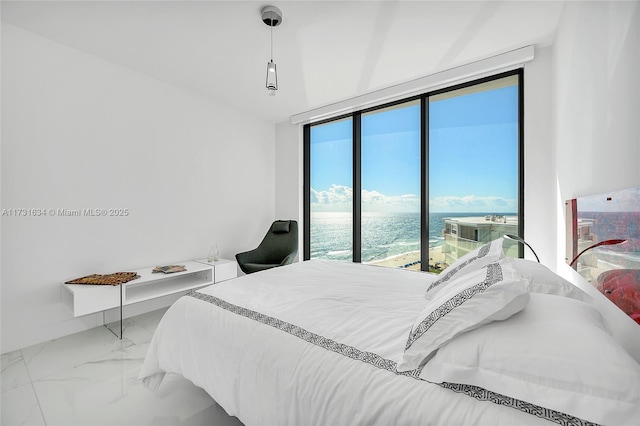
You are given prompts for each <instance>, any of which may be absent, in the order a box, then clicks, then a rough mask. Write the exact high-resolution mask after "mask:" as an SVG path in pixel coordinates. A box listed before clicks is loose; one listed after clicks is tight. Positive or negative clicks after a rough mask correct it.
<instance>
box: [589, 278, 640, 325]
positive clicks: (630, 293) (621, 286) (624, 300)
mask: <svg viewBox="0 0 640 426" xmlns="http://www.w3.org/2000/svg"><path fill="white" fill-rule="evenodd" d="M596 288H597V289H598V290H600V291H601V292H602V293H603V294H604V295H605V296H606V297H607V298H608V299H609V300H611V301H612V302H613V303H615V304H616V306H618V307H619V308H620V309H622V310H623V311H624V312H625V313H626V314H627V315H629V316H630V317H631V318H632V319H633V320H634V321H635V322H637V323H638V324H640V269H614V270H611V271H606V272H603V273H602V274H600V275H599V276H598V279H597V280H596Z"/></svg>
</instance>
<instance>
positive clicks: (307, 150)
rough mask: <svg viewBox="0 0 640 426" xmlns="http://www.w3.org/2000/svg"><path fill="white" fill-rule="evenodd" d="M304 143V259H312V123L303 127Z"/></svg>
mask: <svg viewBox="0 0 640 426" xmlns="http://www.w3.org/2000/svg"><path fill="white" fill-rule="evenodd" d="M303 143H304V148H303V149H304V171H303V173H304V177H303V181H304V182H303V184H304V191H303V195H302V202H303V203H304V224H303V225H304V226H303V241H302V244H303V260H309V259H311V125H310V124H306V125H305V126H304V128H303Z"/></svg>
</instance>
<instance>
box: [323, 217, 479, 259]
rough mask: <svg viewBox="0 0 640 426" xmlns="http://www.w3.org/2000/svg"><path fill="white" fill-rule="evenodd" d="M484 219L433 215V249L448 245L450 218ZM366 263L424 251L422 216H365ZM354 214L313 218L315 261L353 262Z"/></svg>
mask: <svg viewBox="0 0 640 426" xmlns="http://www.w3.org/2000/svg"><path fill="white" fill-rule="evenodd" d="M476 215H478V216H484V215H485V213H432V214H430V215H429V247H438V246H440V245H442V243H443V242H444V237H443V236H442V230H443V229H444V219H445V218H448V217H465V216H476ZM361 238H362V261H363V262H372V261H377V260H382V259H386V258H389V257H393V256H397V255H400V254H403V253H408V252H412V251H419V250H420V213H363V214H362V232H361ZM351 241H352V220H351V213H350V212H346V213H343V212H315V213H312V215H311V258H312V259H330V260H351V259H352V252H351Z"/></svg>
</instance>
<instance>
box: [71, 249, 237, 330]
mask: <svg viewBox="0 0 640 426" xmlns="http://www.w3.org/2000/svg"><path fill="white" fill-rule="evenodd" d="M175 264H178V265H184V266H185V268H186V269H187V270H186V271H183V272H175V273H172V274H164V273H161V272H160V273H153V272H151V271H152V270H153V267H149V268H144V269H140V270H136V271H135V272H136V273H137V274H138V275H140V278H136V279H135V280H132V281H129V282H127V283H124V284H121V285H118V286H111V285H86V284H63V288H62V301H63V303H64V304H65V305H66V306H67V307H68V308H69V309H70V310H71V312H73V316H74V317H80V316H83V315H88V314H94V313H97V312H103V313H104V311H107V310H109V309H114V308H119V309H120V335H119V336H118V337H120V338H121V339H122V308H123V306H127V305H132V304H134V303H139V302H144V301H145V300H151V299H155V298H158V297H162V296H167V295H171V294H176V293H180V292H184V291H188V290H193V289H197V288H200V287H204V286H207V285H210V284H214V283H218V282H220V281H225V280H228V279H231V278H235V277H236V276H237V274H238V272H237V266H236V262H235V261H232V260H226V259H219V260H218V261H215V262H207V260H206V259H201V260H195V261H189V262H176V263H175ZM132 272H134V271H132ZM105 326H107V324H105ZM107 328H109V327H107ZM109 330H111V329H110V328H109ZM111 331H112V332H113V330H111ZM114 334H116V333H115V332H114ZM116 336H117V334H116Z"/></svg>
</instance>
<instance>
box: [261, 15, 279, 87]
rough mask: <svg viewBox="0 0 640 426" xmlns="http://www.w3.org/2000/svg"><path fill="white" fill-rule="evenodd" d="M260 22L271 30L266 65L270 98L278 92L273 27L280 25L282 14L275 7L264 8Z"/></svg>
mask: <svg viewBox="0 0 640 426" xmlns="http://www.w3.org/2000/svg"><path fill="white" fill-rule="evenodd" d="M262 22H264V23H265V25H268V26H269V27H270V29H271V60H270V61H269V62H268V63H267V80H266V86H267V91H268V93H269V95H270V96H275V94H276V90H278V71H277V69H276V63H275V62H273V27H277V26H278V25H280V24H281V23H282V12H281V11H280V9H278V8H277V7H275V6H265V7H263V8H262Z"/></svg>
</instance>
